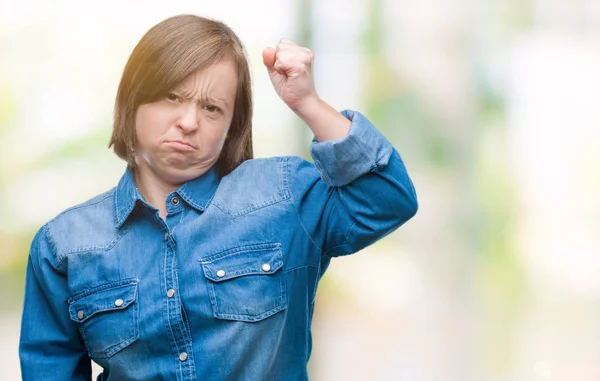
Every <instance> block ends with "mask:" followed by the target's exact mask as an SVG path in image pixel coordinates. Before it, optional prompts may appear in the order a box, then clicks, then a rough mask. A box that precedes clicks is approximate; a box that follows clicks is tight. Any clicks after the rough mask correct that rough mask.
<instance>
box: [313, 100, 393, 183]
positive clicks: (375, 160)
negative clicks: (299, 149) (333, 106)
mask: <svg viewBox="0 0 600 381" xmlns="http://www.w3.org/2000/svg"><path fill="white" fill-rule="evenodd" d="M342 115H344V116H345V117H346V118H348V119H349V120H350V121H351V122H352V125H351V126H350V131H349V133H348V135H347V136H346V137H345V138H343V139H341V140H338V141H327V142H322V143H320V142H318V141H317V140H316V139H315V138H313V140H312V144H311V146H310V154H311V156H312V158H313V160H314V162H315V166H316V167H317V170H318V171H319V173H320V175H321V177H322V178H323V180H324V181H325V182H326V183H327V185H329V186H332V187H341V186H344V185H347V184H349V183H351V182H352V181H354V180H356V179H357V178H359V177H360V176H362V175H365V174H367V173H369V172H379V171H381V170H383V169H384V168H385V167H386V166H387V164H388V162H389V159H390V156H391V155H392V151H393V147H392V144H391V143H390V142H389V141H388V140H387V139H386V138H385V137H384V136H383V135H382V134H381V133H380V132H379V131H377V129H376V128H375V127H374V126H373V125H372V124H371V122H369V120H368V119H367V118H366V117H365V116H364V115H362V114H361V113H359V112H357V111H351V110H344V111H342Z"/></svg>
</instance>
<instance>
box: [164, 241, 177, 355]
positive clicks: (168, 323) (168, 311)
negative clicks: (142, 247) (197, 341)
mask: <svg viewBox="0 0 600 381" xmlns="http://www.w3.org/2000/svg"><path fill="white" fill-rule="evenodd" d="M165 247H166V246H165ZM168 254H169V253H168V249H165V251H164V258H165V260H164V271H163V279H164V282H165V288H167V287H168V285H167V257H168ZM171 302H173V303H175V300H170V299H169V298H167V308H166V309H167V311H166V313H167V329H168V330H169V333H170V337H169V338H170V341H171V342H172V343H174V344H175V346H177V340H175V334H174V333H173V328H172V327H171V311H170V308H171V307H170V306H169V303H171ZM171 349H172V350H173V354H175V356H177V354H178V353H177V352H176V348H173V347H171ZM180 365H181V364H180Z"/></svg>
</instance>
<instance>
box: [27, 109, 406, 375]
mask: <svg viewBox="0 0 600 381" xmlns="http://www.w3.org/2000/svg"><path fill="white" fill-rule="evenodd" d="M343 114H344V116H345V117H347V118H348V119H350V120H351V121H352V125H351V127H350V132H349V134H348V136H347V137H345V138H344V139H342V140H340V141H329V142H317V141H314V140H313V143H312V145H311V155H312V157H313V159H314V164H313V163H310V162H308V161H305V160H303V159H300V158H298V157H277V158H269V159H257V160H248V161H246V162H244V163H243V164H241V165H240V166H239V167H238V168H237V169H235V170H234V171H233V172H232V173H230V174H229V175H227V176H225V177H223V178H220V177H219V176H218V174H217V172H216V170H215V169H214V168H213V169H211V170H209V171H208V172H207V173H205V174H204V175H202V176H200V177H199V178H197V179H194V180H192V181H189V182H187V183H185V184H183V185H182V186H181V187H180V188H179V189H177V190H176V191H174V192H173V193H172V194H170V195H169V196H168V197H167V205H166V206H167V213H168V214H167V217H166V220H163V219H161V218H160V216H159V213H158V210H157V209H156V208H154V207H153V206H152V205H150V204H148V203H147V202H146V201H145V200H144V198H143V197H142V195H141V194H140V193H139V192H138V191H137V189H136V187H135V183H134V180H133V176H132V172H131V169H130V168H128V169H127V170H126V171H125V174H124V175H123V177H122V178H121V180H120V181H119V184H118V185H117V187H115V188H114V189H112V190H110V191H109V192H107V193H104V194H102V195H99V196H97V197H95V198H94V199H92V200H90V201H88V202H86V203H84V204H81V205H78V206H75V207H73V208H71V209H68V210H67V211H65V212H63V213H61V214H60V215H59V216H57V217H56V218H54V219H53V220H51V221H50V222H48V223H47V224H46V225H44V226H43V227H42V228H41V229H40V230H39V231H38V233H37V234H36V236H35V238H34V240H33V243H32V246H31V251H30V255H29V263H28V267H27V280H26V291H25V304H24V311H23V322H22V330H21V341H20V348H19V351H20V359H21V368H22V374H23V379H24V380H25V381H30V380H35V381H42V380H53V381H54V380H67V379H68V380H89V379H90V376H91V365H90V359H93V360H94V361H95V362H96V363H97V364H99V365H100V366H101V367H102V368H103V375H102V377H101V379H102V380H108V381H112V380H119V381H126V380H134V379H135V380H140V379H142V380H154V379H166V380H230V381H234V380H240V381H242V380H244V381H248V380H250V381H252V380H257V381H258V380H261V381H262V380H306V379H307V378H308V375H307V369H306V365H307V361H308V358H309V356H310V349H311V335H310V317H311V316H312V313H313V307H314V303H313V302H314V300H315V293H316V289H317V284H318V281H319V279H320V277H321V276H322V274H323V273H324V272H325V270H326V269H327V266H328V265H329V262H330V260H331V258H332V257H337V256H342V255H347V254H351V253H354V252H356V251H358V250H361V249H362V248H364V247H366V246H368V245H370V244H372V243H373V242H375V241H376V240H378V239H380V238H381V237H383V236H385V235H386V234H388V233H390V232H391V231H393V230H394V229H396V228H398V227H399V226H400V225H402V224H403V223H404V222H405V221H407V220H408V219H410V218H411V217H412V216H413V215H414V214H415V213H416V209H417V202H416V196H415V191H414V188H413V185H412V183H411V181H410V179H409V177H408V175H407V172H406V169H405V167H404V164H403V163H402V160H401V158H400V155H399V154H398V152H397V151H396V150H395V149H394V148H393V147H392V145H391V144H390V143H389V142H388V141H387V140H386V139H385V138H384V137H383V136H382V135H381V134H380V133H379V132H378V131H377V130H376V129H375V128H374V127H373V126H372V125H371V123H369V121H368V120H367V119H366V118H365V117H364V116H362V115H361V114H360V113H358V112H353V111H345V112H343Z"/></svg>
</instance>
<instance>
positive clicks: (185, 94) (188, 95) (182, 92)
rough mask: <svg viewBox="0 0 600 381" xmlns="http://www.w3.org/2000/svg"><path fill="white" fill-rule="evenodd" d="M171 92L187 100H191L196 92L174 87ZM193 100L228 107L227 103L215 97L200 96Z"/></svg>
mask: <svg viewBox="0 0 600 381" xmlns="http://www.w3.org/2000/svg"><path fill="white" fill-rule="evenodd" d="M173 92H175V93H177V95H180V96H182V97H184V98H185V99H187V100H193V99H194V95H196V94H197V93H196V92H192V91H189V90H187V89H185V88H181V87H176V88H175V89H173ZM195 99H196V100H198V101H204V102H210V103H220V104H222V105H225V106H227V107H229V106H230V105H229V102H227V100H225V99H224V98H219V97H215V96H213V95H209V94H202V95H201V96H199V97H197V98H195Z"/></svg>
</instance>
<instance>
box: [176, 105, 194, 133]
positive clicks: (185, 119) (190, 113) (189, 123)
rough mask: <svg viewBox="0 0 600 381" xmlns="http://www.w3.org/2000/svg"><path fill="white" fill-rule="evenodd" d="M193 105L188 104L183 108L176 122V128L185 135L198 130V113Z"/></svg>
mask: <svg viewBox="0 0 600 381" xmlns="http://www.w3.org/2000/svg"><path fill="white" fill-rule="evenodd" d="M196 108H197V106H196V105H195V104H189V105H186V106H185V107H183V109H182V111H181V112H182V113H181V116H180V118H179V121H178V127H179V128H181V130H183V132H185V133H189V132H193V131H194V130H197V129H198V111H197V110H196Z"/></svg>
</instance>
